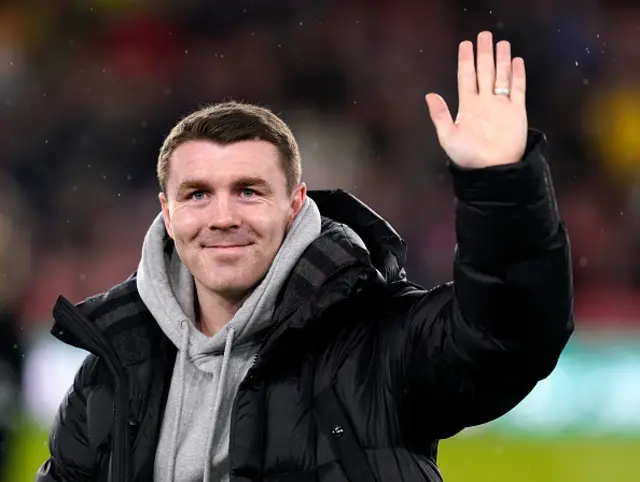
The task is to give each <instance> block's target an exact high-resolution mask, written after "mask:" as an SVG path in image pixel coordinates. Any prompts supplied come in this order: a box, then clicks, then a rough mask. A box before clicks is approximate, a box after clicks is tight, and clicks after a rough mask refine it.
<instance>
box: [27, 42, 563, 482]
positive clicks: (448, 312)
mask: <svg viewBox="0 0 640 482" xmlns="http://www.w3.org/2000/svg"><path fill="white" fill-rule="evenodd" d="M477 50H478V54H477V56H478V62H477V71H476V67H475V64H476V62H475V60H474V48H473V44H472V43H471V42H463V43H462V44H461V45H460V51H459V66H458V71H459V94H460V111H459V114H458V118H457V120H456V121H455V122H454V121H453V119H452V118H451V115H450V113H449V110H448V108H447V106H446V104H445V103H444V101H443V100H442V98H441V97H439V96H437V95H435V94H429V95H428V96H427V103H428V107H429V110H430V113H431V117H432V120H433V122H434V124H435V126H436V130H437V133H438V138H439V141H440V143H441V145H442V147H443V148H444V150H445V151H446V153H447V154H448V156H449V157H450V158H451V160H452V166H451V171H452V173H453V179H454V188H455V194H456V197H457V207H456V213H457V239H458V247H457V250H456V253H455V262H454V263H455V264H454V266H455V284H453V283H449V284H446V285H443V286H440V287H437V288H434V289H432V290H429V291H426V290H424V289H422V288H421V287H419V286H416V285H414V284H412V283H410V282H409V281H407V279H406V277H405V271H404V259H405V245H404V242H403V241H402V239H401V238H400V237H399V236H398V234H397V233H396V232H395V231H394V230H393V229H392V228H391V226H389V224H387V223H386V222H385V221H384V220H383V219H381V218H380V217H378V216H377V215H376V214H375V213H374V212H372V211H371V210H370V209H368V208H367V207H366V206H365V205H363V204H362V203H360V202H359V201H358V200H356V199H355V198H353V197H351V196H350V195H348V194H346V193H344V192H341V191H321V192H312V193H309V194H310V196H309V197H307V193H306V189H305V186H304V184H302V183H301V182H300V176H301V169H300V157H299V152H298V148H297V146H296V143H295V140H294V138H293V136H292V134H291V132H290V131H289V129H288V128H287V126H286V125H285V124H284V123H283V122H282V121H281V120H280V119H278V118H277V117H276V116H275V115H274V114H272V113H271V112H269V111H267V110H265V109H262V108H259V107H255V106H251V105H244V104H234V103H231V104H222V105H217V106H213V107H209V108H205V109H203V110H200V111H198V112H196V113H194V114H192V115H190V116H188V117H187V118H185V119H183V120H182V121H181V122H180V123H179V124H178V125H177V126H176V127H175V128H174V129H173V130H172V132H171V133H170V134H169V136H168V138H167V139H166V140H165V142H164V145H163V146H162V149H161V151H160V156H159V161H158V177H159V181H160V185H161V188H162V192H161V194H160V203H161V205H162V214H161V215H159V216H158V218H157V219H156V220H155V221H154V222H153V224H152V225H151V228H150V229H149V231H148V234H147V236H146V238H145V241H144V245H143V248H142V258H141V261H140V266H139V268H138V271H137V272H136V274H135V275H134V276H132V277H131V278H130V279H129V280H127V281H125V282H124V283H123V284H121V285H119V286H116V287H115V288H113V289H111V290H110V291H109V292H107V293H105V294H102V295H99V296H96V297H93V298H90V299H89V300H87V301H85V302H83V303H81V304H80V305H78V306H73V305H72V304H70V303H69V302H68V301H66V300H65V299H64V298H60V299H59V300H58V303H57V304H56V306H55V308H54V317H55V324H54V327H53V330H52V332H53V334H54V335H55V336H57V337H58V338H59V339H61V340H62V341H65V342H66V343H70V344H72V345H75V346H79V347H82V348H84V349H86V350H88V351H89V352H91V355H89V356H88V358H87V359H86V361H85V363H84V365H83V366H82V368H81V369H80V371H79V373H78V374H77V377H76V379H75V382H74V384H73V387H72V389H71V390H70V391H69V394H68V395H67V397H66V399H65V401H64V402H63V403H62V405H61V407H60V412H59V415H58V418H57V420H56V423H55V426H54V427H53V430H52V435H51V440H50V448H51V458H50V459H49V460H48V461H47V462H46V463H45V464H44V465H43V466H42V468H41V469H40V471H39V473H38V476H37V480H38V481H39V482H45V481H66V482H71V481H74V482H75V481H105V480H108V481H117V482H125V481H126V482H130V481H136V482H138V481H150V480H154V481H158V482H160V481H180V482H192V481H206V482H209V481H226V480H233V481H250V480H251V481H257V480H261V481H262V480H265V481H280V482H284V481H287V482H288V481H291V482H294V481H295V482H299V481H323V482H325V481H326V482H329V481H350V482H360V481H375V480H379V481H385V482H387V481H394V480H405V481H437V480H440V475H439V473H438V470H437V466H436V448H437V443H438V440H439V439H442V438H447V437H450V436H452V435H454V434H456V433H457V432H459V431H460V430H462V429H463V428H465V427H469V426H472V425H477V424H482V423H485V422H488V421H490V420H493V419H495V418H497V417H499V416H501V415H503V414H504V413H506V412H508V411H509V410H510V409H512V408H513V407H514V406H515V405H516V404H517V403H519V402H520V401H521V400H522V399H523V398H524V397H525V396H526V395H527V394H528V393H529V392H530V391H531V390H532V389H533V387H534V386H535V384H536V383H537V382H538V381H539V380H542V379H543V378H545V377H546V376H548V375H549V373H551V371H552V370H553V368H554V366H555V364H556V362H557V359H558V357H559V355H560V353H561V351H562V349H563V347H564V346H565V344H566V342H567V340H568V338H569V336H570V333H571V331H572V329H573V322H572V285H571V270H570V265H569V245H568V241H567V237H566V234H565V231H564V228H563V226H562V224H561V222H560V220H559V217H558V211H557V207H556V201H555V198H554V194H553V189H552V185H551V181H550V178H549V171H548V167H547V164H546V161H545V158H544V156H545V150H546V148H545V139H544V137H543V136H542V135H541V134H539V133H535V132H530V134H529V136H527V132H528V127H527V116H526V109H525V71H524V63H523V60H522V59H519V58H517V59H514V60H513V61H512V60H511V53H510V46H509V44H508V43H506V42H500V43H499V44H498V45H497V48H496V54H495V58H496V59H495V61H494V45H493V40H492V37H491V34H490V33H488V32H484V33H481V34H480V36H479V38H478V45H477Z"/></svg>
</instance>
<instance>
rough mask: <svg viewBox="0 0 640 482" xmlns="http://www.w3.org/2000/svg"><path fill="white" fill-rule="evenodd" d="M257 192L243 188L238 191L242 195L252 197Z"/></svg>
mask: <svg viewBox="0 0 640 482" xmlns="http://www.w3.org/2000/svg"><path fill="white" fill-rule="evenodd" d="M256 194H257V193H256V192H255V191H254V190H253V189H249V188H244V189H243V190H242V191H240V195H241V196H242V197H254V196H255V195H256Z"/></svg>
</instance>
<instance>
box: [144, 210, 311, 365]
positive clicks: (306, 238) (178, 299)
mask: <svg viewBox="0 0 640 482" xmlns="http://www.w3.org/2000/svg"><path fill="white" fill-rule="evenodd" d="M320 228H321V219H320V213H319V211H318V207H317V205H316V203H315V202H314V201H313V200H312V199H310V198H307V199H306V201H305V203H304V205H303V207H302V209H301V210H300V213H299V214H298V216H297V217H296V219H295V220H294V222H293V225H292V226H291V229H290V230H289V232H288V233H287V236H286V237H285V239H284V241H283V244H282V246H281V248H280V250H279V251H278V253H277V254H276V257H275V259H274V261H273V263H272V264H271V267H270V269H269V271H268V272H267V274H266V275H265V277H264V279H263V280H262V281H261V282H260V284H259V285H258V286H257V287H256V288H255V290H254V291H253V292H252V293H251V295H250V296H249V297H248V298H247V300H245V302H244V303H243V304H242V306H241V307H240V309H239V310H238V312H237V313H236V315H235V316H234V317H233V318H232V319H231V321H230V322H229V323H227V325H225V327H224V328H223V329H222V330H220V331H219V332H218V333H216V334H215V335H214V336H213V337H207V336H206V335H204V334H203V333H202V332H200V331H199V330H196V329H195V325H194V321H195V310H194V302H195V285H194V281H193V276H192V275H191V273H190V272H189V270H188V268H187V267H186V266H185V265H184V264H183V263H182V261H181V260H180V257H179V256H178V253H177V251H176V250H175V247H174V243H173V240H172V239H171V238H170V237H169V235H168V233H167V231H166V228H165V226H164V220H163V216H162V213H160V214H158V216H157V217H156V218H155V220H154V221H153V223H152V224H151V227H150V228H149V231H148V232H147V235H146V237H145V240H144V243H143V247H142V257H141V260H140V265H139V268H138V277H137V285H138V290H139V292H140V296H141V298H142V300H143V301H144V303H145V305H146V306H147V308H148V309H149V311H150V312H151V314H152V315H153V316H154V318H155V319H156V321H157V322H158V325H159V326H160V328H161V329H162V331H163V332H164V333H165V334H166V335H167V337H168V338H169V339H170V340H171V342H172V343H173V344H174V345H175V346H176V347H177V348H178V349H180V348H181V346H182V343H183V342H184V340H183V334H184V332H183V330H184V328H183V326H182V325H183V324H184V323H189V324H190V325H191V327H193V328H194V329H191V330H190V331H189V344H188V347H187V350H188V353H187V357H188V358H189V359H190V360H192V361H194V362H197V361H198V360H199V359H201V358H202V357H203V356H206V355H208V354H212V353H217V352H222V350H223V349H224V346H225V342H226V338H227V335H228V332H229V330H233V331H234V346H237V345H241V344H243V343H245V342H248V341H251V340H252V338H253V336H254V335H256V334H257V333H258V332H260V331H261V329H264V328H266V327H267V326H268V324H269V323H270V322H271V314H272V313H273V309H274V306H275V298H276V297H277V294H278V292H279V290H280V288H281V287H282V285H283V283H284V281H285V280H286V278H287V276H288V275H289V272H290V271H291V269H292V268H293V266H294V265H295V263H296V262H297V261H298V259H299V258H300V256H301V255H302V253H303V252H304V250H305V249H306V248H307V247H308V245H309V244H311V243H312V242H313V241H314V240H315V239H316V238H317V237H318V236H319V234H320Z"/></svg>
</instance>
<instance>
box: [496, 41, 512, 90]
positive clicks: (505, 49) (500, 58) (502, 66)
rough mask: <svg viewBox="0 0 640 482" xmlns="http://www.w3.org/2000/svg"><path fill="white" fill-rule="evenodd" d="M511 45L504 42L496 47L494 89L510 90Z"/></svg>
mask: <svg viewBox="0 0 640 482" xmlns="http://www.w3.org/2000/svg"><path fill="white" fill-rule="evenodd" d="M511 70H512V67H511V44H510V43H509V42H506V41H504V40H503V41H501V42H498V45H496V83H495V88H496V89H510V88H511Z"/></svg>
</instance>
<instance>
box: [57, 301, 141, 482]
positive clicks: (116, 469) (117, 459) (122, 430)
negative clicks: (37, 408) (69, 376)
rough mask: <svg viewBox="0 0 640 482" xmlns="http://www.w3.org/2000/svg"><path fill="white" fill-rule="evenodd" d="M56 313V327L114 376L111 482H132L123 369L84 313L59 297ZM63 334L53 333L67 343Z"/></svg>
mask: <svg viewBox="0 0 640 482" xmlns="http://www.w3.org/2000/svg"><path fill="white" fill-rule="evenodd" d="M53 312H54V318H55V320H56V322H57V324H58V325H60V327H62V328H64V330H67V331H68V332H69V333H70V334H72V335H73V336H75V337H76V338H77V339H78V340H79V341H80V344H79V345H78V347H79V348H82V349H85V350H87V351H89V352H91V353H93V354H94V355H96V356H97V357H99V358H100V359H102V360H103V361H104V362H105V363H106V365H107V368H108V369H109V371H110V372H111V374H112V375H113V378H114V382H115V391H114V392H115V393H114V422H113V443H112V459H111V471H110V472H111V477H110V482H130V481H131V474H130V472H131V467H130V463H129V457H130V450H129V449H130V441H129V424H128V420H127V418H128V407H129V390H128V387H127V385H126V377H125V374H124V370H123V367H122V365H121V364H120V362H119V360H118V357H117V355H116V353H115V351H114V350H113V348H112V347H111V345H110V344H109V342H108V340H107V338H106V337H105V336H104V334H103V333H102V332H101V331H100V330H99V329H98V328H97V327H96V326H95V325H94V324H92V323H91V322H90V321H89V320H87V319H86V317H85V316H84V315H83V314H82V312H81V311H80V310H79V309H78V308H76V307H75V305H73V304H72V303H71V302H70V301H68V300H67V299H66V298H64V297H62V296H60V297H58V301H57V302H56V305H55V307H54V310H53ZM64 330H60V329H56V328H55V327H54V330H53V331H52V333H53V335H54V336H56V337H57V338H58V339H60V340H61V341H64V339H62V338H63V337H64Z"/></svg>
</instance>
